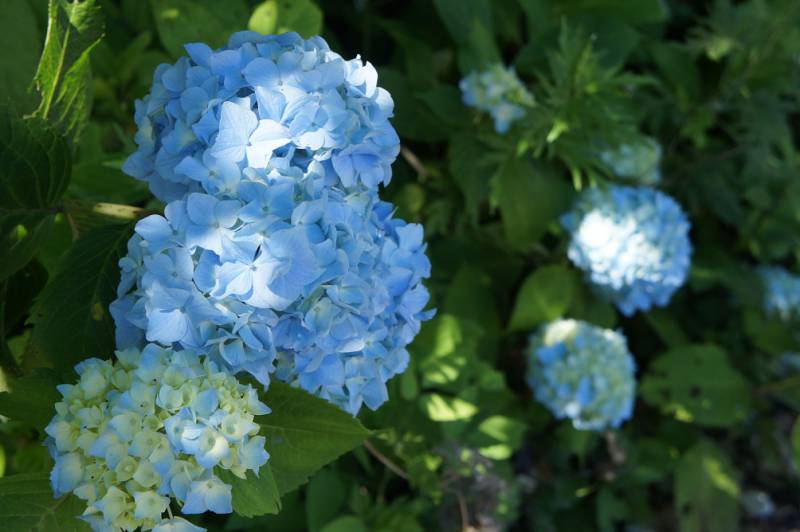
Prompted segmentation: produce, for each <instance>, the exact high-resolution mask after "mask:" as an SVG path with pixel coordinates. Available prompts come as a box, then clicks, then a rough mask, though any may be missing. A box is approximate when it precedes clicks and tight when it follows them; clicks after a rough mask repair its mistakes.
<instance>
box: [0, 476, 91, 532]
mask: <svg viewBox="0 0 800 532" xmlns="http://www.w3.org/2000/svg"><path fill="white" fill-rule="evenodd" d="M85 509H86V503H85V502H84V501H82V500H80V499H78V498H77V497H75V496H74V495H66V496H64V497H61V498H59V499H56V498H54V497H53V489H52V488H51V487H50V480H49V474H48V473H30V474H19V475H11V476H8V477H4V478H0V522H2V523H3V525H2V528H3V530H6V531H8V532H29V531H35V532H88V531H89V530H91V529H90V528H89V525H88V524H86V523H84V522H83V521H81V520H79V519H78V516H79V515H81V514H82V513H83V511H84V510H85Z"/></svg>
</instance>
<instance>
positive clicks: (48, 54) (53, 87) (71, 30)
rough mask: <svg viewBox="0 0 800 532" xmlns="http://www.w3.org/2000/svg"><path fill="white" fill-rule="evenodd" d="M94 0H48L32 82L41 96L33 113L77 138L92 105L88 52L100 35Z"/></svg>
mask: <svg viewBox="0 0 800 532" xmlns="http://www.w3.org/2000/svg"><path fill="white" fill-rule="evenodd" d="M103 31H104V17H103V14H102V12H101V9H100V6H99V4H98V3H97V2H96V1H95V0H83V1H80V2H79V1H69V0H50V3H49V4H48V23H47V37H46V38H45V42H44V50H43V51H42V57H41V59H40V60H39V68H38V69H37V70H36V76H35V77H34V81H35V83H36V88H37V89H38V91H39V93H40V94H41V96H42V101H41V103H40V104H39V108H38V109H37V110H36V114H37V115H38V116H40V117H42V118H44V119H46V120H48V121H50V122H51V123H52V124H55V125H56V127H57V128H58V130H59V131H62V132H63V133H64V135H65V136H66V137H67V138H69V139H70V140H73V141H75V140H77V139H78V137H79V136H80V133H81V130H82V129H83V126H84V125H85V124H86V121H87V120H88V119H89V113H90V112H91V108H92V74H91V68H90V64H89V54H90V53H91V51H92V48H94V47H95V46H96V45H97V43H98V42H100V39H101V38H102V37H103Z"/></svg>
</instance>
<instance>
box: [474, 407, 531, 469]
mask: <svg viewBox="0 0 800 532" xmlns="http://www.w3.org/2000/svg"><path fill="white" fill-rule="evenodd" d="M526 428H527V426H526V425H525V423H523V422H521V421H517V420H516V419H513V418H510V417H507V416H491V417H488V418H486V419H484V420H483V421H481V423H480V424H479V425H478V427H477V429H476V430H475V432H474V433H472V438H471V439H470V443H472V444H473V445H475V446H477V447H478V451H479V452H480V453H481V454H482V455H483V456H486V457H487V458H491V459H493V460H505V459H507V458H510V457H511V455H512V454H513V453H514V451H516V450H517V448H518V447H519V446H520V445H521V444H522V436H523V435H524V434H525V429H526Z"/></svg>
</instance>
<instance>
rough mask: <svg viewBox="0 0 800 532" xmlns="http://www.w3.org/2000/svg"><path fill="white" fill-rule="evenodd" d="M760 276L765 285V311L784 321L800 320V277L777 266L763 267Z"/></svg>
mask: <svg viewBox="0 0 800 532" xmlns="http://www.w3.org/2000/svg"><path fill="white" fill-rule="evenodd" d="M759 274H760V275H761V282H762V283H763V284H764V311H765V312H766V313H767V314H768V315H770V316H777V317H778V318H780V319H781V320H784V321H790V320H795V319H798V318H800V276H797V275H794V274H792V273H790V272H788V271H787V270H785V269H784V268H779V267H775V266H762V267H761V268H760V269H759Z"/></svg>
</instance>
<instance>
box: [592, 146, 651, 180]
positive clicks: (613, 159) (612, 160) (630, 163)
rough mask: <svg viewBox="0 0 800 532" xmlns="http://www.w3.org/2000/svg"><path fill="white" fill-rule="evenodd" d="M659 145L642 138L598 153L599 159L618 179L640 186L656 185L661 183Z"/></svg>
mask: <svg viewBox="0 0 800 532" xmlns="http://www.w3.org/2000/svg"><path fill="white" fill-rule="evenodd" d="M661 152H662V150H661V145H660V144H659V143H658V142H657V141H656V140H655V139H654V138H652V137H646V136H643V137H641V138H639V139H637V140H636V141H634V142H631V143H628V144H622V145H620V146H617V147H616V148H614V149H607V150H604V151H602V152H601V153H600V159H601V160H602V161H603V163H604V164H605V165H607V166H608V167H609V169H610V170H611V171H612V172H613V173H614V175H616V176H617V177H619V178H622V179H625V180H628V181H632V182H635V183H637V184H640V185H651V186H653V185H657V184H658V183H659V182H660V181H661V169H660V168H659V165H660V164H661Z"/></svg>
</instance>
